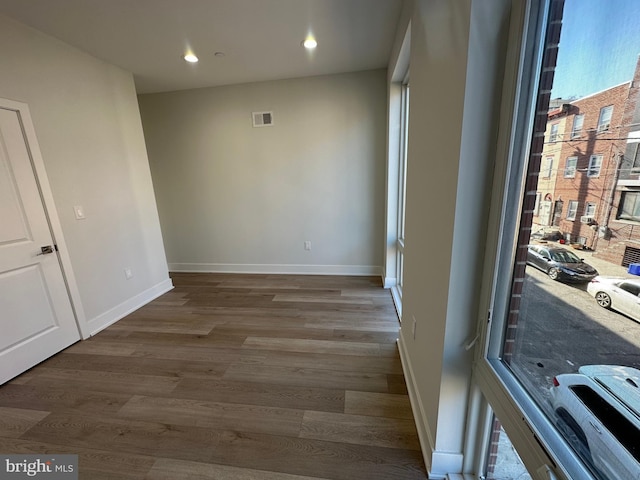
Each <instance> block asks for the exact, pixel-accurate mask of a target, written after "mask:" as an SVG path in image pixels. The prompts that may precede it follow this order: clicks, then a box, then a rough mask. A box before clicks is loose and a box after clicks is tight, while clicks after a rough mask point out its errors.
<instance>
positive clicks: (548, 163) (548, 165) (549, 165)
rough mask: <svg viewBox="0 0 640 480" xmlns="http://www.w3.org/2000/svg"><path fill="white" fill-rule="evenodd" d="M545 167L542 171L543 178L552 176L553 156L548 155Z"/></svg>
mask: <svg viewBox="0 0 640 480" xmlns="http://www.w3.org/2000/svg"><path fill="white" fill-rule="evenodd" d="M544 161H545V163H544V168H543V169H542V171H541V172H540V176H541V177H542V178H550V177H551V172H552V171H553V157H547V158H545V159H544Z"/></svg>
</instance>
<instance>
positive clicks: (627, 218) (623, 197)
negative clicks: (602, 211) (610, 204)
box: [616, 190, 640, 222]
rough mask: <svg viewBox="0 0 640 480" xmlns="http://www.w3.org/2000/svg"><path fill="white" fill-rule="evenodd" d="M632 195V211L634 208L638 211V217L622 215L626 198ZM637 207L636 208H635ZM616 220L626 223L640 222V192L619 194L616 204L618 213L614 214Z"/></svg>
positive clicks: (633, 191) (630, 191)
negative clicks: (618, 200)
mask: <svg viewBox="0 0 640 480" xmlns="http://www.w3.org/2000/svg"><path fill="white" fill-rule="evenodd" d="M629 195H632V196H633V197H635V198H634V205H633V207H634V208H633V210H636V208H637V209H638V210H639V215H638V216H637V217H636V216H634V215H626V214H624V213H623V210H624V207H625V201H626V199H627V196H629ZM636 205H637V207H636ZM616 220H624V221H627V222H640V190H624V191H622V192H621V193H620V202H619V204H618V211H617V212H616Z"/></svg>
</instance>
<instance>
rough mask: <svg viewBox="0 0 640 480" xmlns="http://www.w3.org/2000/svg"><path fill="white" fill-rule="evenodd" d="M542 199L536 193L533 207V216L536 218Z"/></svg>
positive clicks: (539, 194)
mask: <svg viewBox="0 0 640 480" xmlns="http://www.w3.org/2000/svg"><path fill="white" fill-rule="evenodd" d="M541 199H542V194H541V193H540V192H537V193H536V204H535V205H534V206H533V214H534V215H536V216H538V215H540V200H541Z"/></svg>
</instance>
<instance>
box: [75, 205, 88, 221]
mask: <svg viewBox="0 0 640 480" xmlns="http://www.w3.org/2000/svg"><path fill="white" fill-rule="evenodd" d="M73 212H74V213H75V214H76V220H84V219H85V218H86V217H85V216H84V208H83V207H82V205H74V207H73Z"/></svg>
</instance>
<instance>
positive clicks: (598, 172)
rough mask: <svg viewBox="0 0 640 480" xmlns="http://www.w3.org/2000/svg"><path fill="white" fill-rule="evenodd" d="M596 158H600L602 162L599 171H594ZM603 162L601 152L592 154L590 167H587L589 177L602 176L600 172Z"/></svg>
mask: <svg viewBox="0 0 640 480" xmlns="http://www.w3.org/2000/svg"><path fill="white" fill-rule="evenodd" d="M596 159H599V160H600V164H599V165H598V171H597V173H592V170H594V160H596ZM602 162H603V156H602V155H599V154H595V155H591V157H589V167H588V168H587V177H589V178H598V177H599V176H600V172H602Z"/></svg>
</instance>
